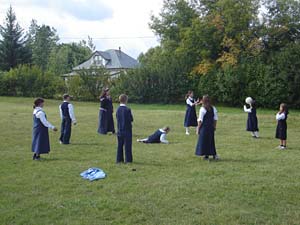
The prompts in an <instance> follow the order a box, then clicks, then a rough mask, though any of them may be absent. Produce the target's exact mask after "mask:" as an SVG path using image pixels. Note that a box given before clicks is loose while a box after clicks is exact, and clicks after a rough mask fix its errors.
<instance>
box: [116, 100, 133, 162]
mask: <svg viewBox="0 0 300 225" xmlns="http://www.w3.org/2000/svg"><path fill="white" fill-rule="evenodd" d="M119 101H120V106H119V108H118V109H117V112H116V116H117V123H118V132H117V137H118V149H117V160H116V162H117V163H122V162H124V155H123V146H124V145H125V163H132V125H131V123H132V122H133V117H132V114H131V110H130V108H128V107H127V106H126V104H127V101H128V97H127V95H125V94H122V95H120V96H119Z"/></svg>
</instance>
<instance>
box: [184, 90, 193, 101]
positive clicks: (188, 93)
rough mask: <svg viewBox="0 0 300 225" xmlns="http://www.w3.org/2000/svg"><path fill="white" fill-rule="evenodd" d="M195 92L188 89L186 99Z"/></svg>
mask: <svg viewBox="0 0 300 225" xmlns="http://www.w3.org/2000/svg"><path fill="white" fill-rule="evenodd" d="M192 93H193V91H191V90H190V91H188V92H187V93H186V95H185V100H186V99H188V98H189V97H190V95H191V94H192Z"/></svg>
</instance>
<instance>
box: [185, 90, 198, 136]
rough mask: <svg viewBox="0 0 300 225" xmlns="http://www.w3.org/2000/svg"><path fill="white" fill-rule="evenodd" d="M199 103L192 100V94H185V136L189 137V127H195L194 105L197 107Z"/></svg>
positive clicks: (189, 92)
mask: <svg viewBox="0 0 300 225" xmlns="http://www.w3.org/2000/svg"><path fill="white" fill-rule="evenodd" d="M199 104H200V101H199V100H198V101H196V100H195V99H194V92H193V91H188V93H187V94H186V113H185V118H184V127H185V134H186V135H190V132H189V127H197V125H198V123H197V115H196V105H199Z"/></svg>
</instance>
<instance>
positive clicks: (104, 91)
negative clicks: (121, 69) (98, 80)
mask: <svg viewBox="0 0 300 225" xmlns="http://www.w3.org/2000/svg"><path fill="white" fill-rule="evenodd" d="M108 91H109V88H103V90H102V93H101V95H100V99H101V98H104V97H106V96H107V92H108Z"/></svg>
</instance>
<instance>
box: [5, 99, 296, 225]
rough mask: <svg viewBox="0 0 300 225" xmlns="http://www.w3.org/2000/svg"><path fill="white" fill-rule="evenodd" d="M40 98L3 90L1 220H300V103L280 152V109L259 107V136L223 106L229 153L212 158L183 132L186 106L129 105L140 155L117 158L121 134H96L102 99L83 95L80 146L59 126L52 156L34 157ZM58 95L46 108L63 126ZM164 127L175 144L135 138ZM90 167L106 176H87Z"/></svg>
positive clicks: (40, 224)
mask: <svg viewBox="0 0 300 225" xmlns="http://www.w3.org/2000/svg"><path fill="white" fill-rule="evenodd" d="M32 102H33V99H31V98H5V97H0V128H1V129H0V224H1V225H13V224H14V225H15V224H16V225H17V224H18V225H21V224H22V225H23V224H26V225H27V224H30V225H31V224H32V225H50V224H62V225H65V224H66V225H67V224H68V225H69V224H70V225H101V224H129V225H131V224H154V225H156V224H180V225H181V224H226V225H228V224H230V225H233V224H300V112H299V111H293V110H291V111H290V115H289V119H288V149H287V150H286V151H280V150H278V149H275V147H276V146H277V145H278V141H277V140H276V139H275V138H274V133H275V128H276V120H275V113H276V111H272V110H262V109H258V119H259V128H260V135H261V138H260V139H257V140H256V139H252V138H251V136H250V134H249V133H248V132H246V131H245V123H246V118H247V114H246V113H244V112H243V111H242V109H237V108H226V107H217V108H218V111H219V122H218V127H217V131H216V146H217V151H218V154H219V156H220V158H221V160H220V161H218V162H213V161H209V162H208V161H203V160H202V159H201V158H198V157H196V156H195V155H194V151H195V145H196V142H197V136H196V134H195V133H194V132H191V135H190V136H186V135H185V130H184V128H183V118H184V113H185V106H184V104H183V105H175V106H173V105H161V106H159V105H135V104H130V103H129V104H128V105H129V107H131V109H132V112H133V116H134V123H133V156H134V163H133V164H132V165H116V164H115V156H116V145H117V142H116V136H114V135H107V136H100V135H98V134H97V132H96V129H97V123H98V108H99V105H98V104H97V103H84V102H74V106H75V114H76V117H77V120H78V125H77V126H75V127H73V133H72V139H71V142H72V144H71V145H69V146H62V145H60V144H59V143H58V138H59V132H57V133H54V132H52V131H49V132H50V142H51V152H50V154H49V155H42V157H43V158H44V160H43V161H33V160H32V153H31V131H32ZM59 103H60V102H59V101H54V100H46V103H45V107H44V109H45V111H46V113H47V116H48V119H49V121H50V122H51V123H53V124H54V125H56V126H57V127H58V128H60V118H59V112H58V105H59ZM116 106H117V105H115V107H116ZM198 110H199V108H197V112H198ZM115 125H116V124H115ZM164 125H169V126H170V127H171V129H172V130H171V132H170V134H169V135H168V139H169V141H170V144H169V145H163V144H153V145H146V144H141V143H137V142H136V141H135V140H136V139H137V138H142V137H147V136H148V135H149V134H151V133H152V132H154V131H155V130H156V129H157V128H159V127H162V126H164ZM89 167H100V168H102V169H103V170H104V171H105V172H106V173H107V178H105V179H104V180H98V181H94V182H89V181H87V180H84V179H82V178H81V177H80V176H79V174H80V173H81V172H82V171H84V170H86V169H88V168H89ZM133 169H135V170H133Z"/></svg>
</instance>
